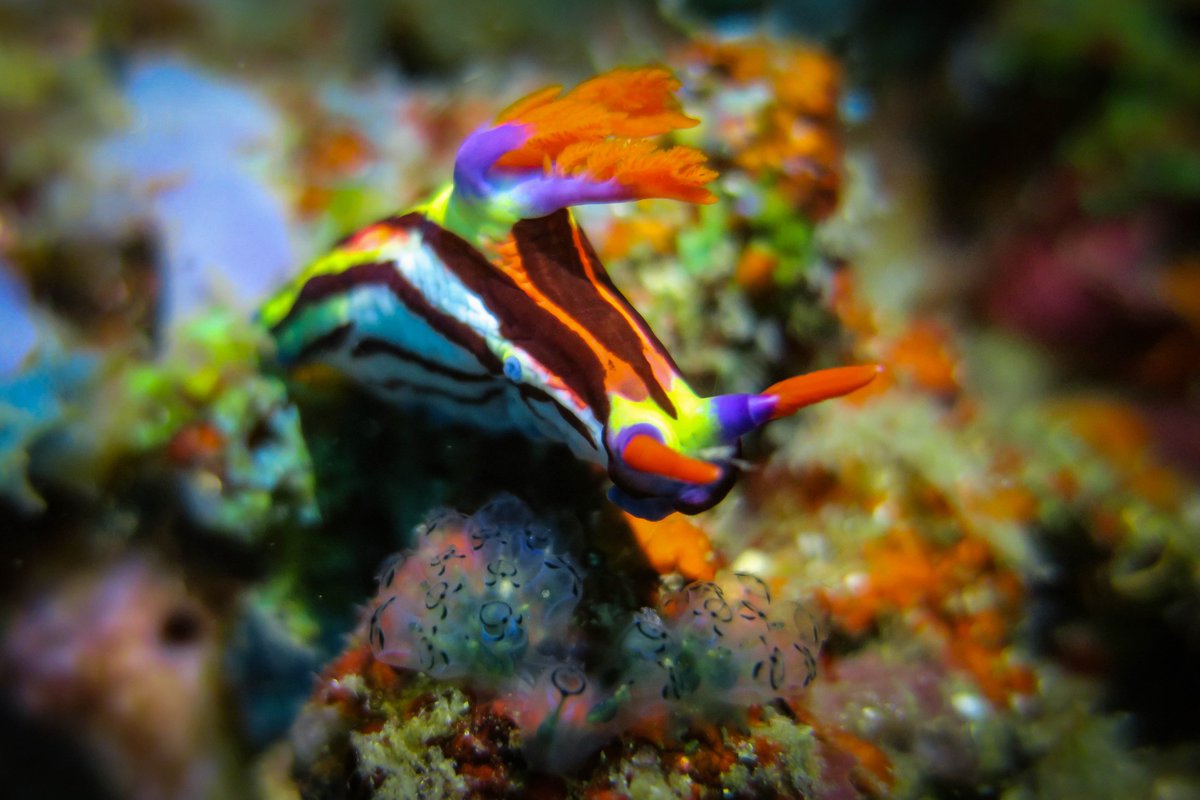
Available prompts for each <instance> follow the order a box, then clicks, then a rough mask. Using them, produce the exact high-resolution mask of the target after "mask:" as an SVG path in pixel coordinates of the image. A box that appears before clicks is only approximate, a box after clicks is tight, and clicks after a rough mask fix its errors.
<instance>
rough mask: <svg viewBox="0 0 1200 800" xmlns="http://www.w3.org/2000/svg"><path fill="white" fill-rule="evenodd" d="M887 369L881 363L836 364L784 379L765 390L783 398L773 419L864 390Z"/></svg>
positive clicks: (771, 394)
mask: <svg viewBox="0 0 1200 800" xmlns="http://www.w3.org/2000/svg"><path fill="white" fill-rule="evenodd" d="M881 372H883V366H882V365H880V364H864V365H862V366H857V367H835V368H834V369H823V370H821V371H819V372H811V373H809V374H808V375H797V376H796V377H795V378H788V379H787V380H786V381H780V382H779V383H777V384H775V385H774V386H771V387H769V388H767V389H766V390H765V391H763V392H762V394H764V395H769V396H773V397H777V398H779V402H778V404H777V405H776V406H775V409H774V410H773V411H772V412H771V419H780V418H781V417H787V416H790V415H792V414H795V413H796V412H797V411H799V410H800V409H802V408H804V407H805V406H809V405H812V404H813V403H819V402H821V401H822V400H829V399H832V398H834V397H841V396H842V395H844V394H850V392H853V391H855V390H856V389H861V388H862V387H864V386H866V385H867V384H868V383H870V382H871V381H873V380H875V378H876V376H878V375H879V374H880V373H881Z"/></svg>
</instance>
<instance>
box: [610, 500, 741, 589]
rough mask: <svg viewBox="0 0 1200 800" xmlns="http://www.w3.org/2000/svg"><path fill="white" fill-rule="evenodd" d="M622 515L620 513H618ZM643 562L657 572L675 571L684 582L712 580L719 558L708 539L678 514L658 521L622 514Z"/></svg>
mask: <svg viewBox="0 0 1200 800" xmlns="http://www.w3.org/2000/svg"><path fill="white" fill-rule="evenodd" d="M622 513H623V512H622ZM624 517H625V520H626V522H628V523H629V527H630V529H631V530H632V531H633V535H634V536H635V537H636V538H637V540H638V544H640V545H641V547H642V552H644V553H645V555H646V559H647V560H648V561H649V562H650V566H652V567H653V568H654V569H655V570H656V571H657V572H659V573H662V574H666V573H668V572H678V573H679V574H681V575H683V576H684V577H685V578H687V579H688V580H693V581H694V580H705V581H707V580H712V578H713V576H714V575H716V574H717V567H719V566H720V565H721V563H720V559H719V558H718V557H717V554H716V552H715V551H714V550H713V547H712V544H711V543H710V542H709V541H708V536H706V535H705V533H704V531H703V530H701V529H700V528H699V527H698V526H697V525H696V524H695V523H693V522H691V521H690V520H688V518H687V517H685V516H683V515H682V514H672V515H671V516H669V517H667V518H666V519H663V520H660V521H658V522H650V521H649V520H644V519H638V518H637V517H634V516H631V515H629V514H624Z"/></svg>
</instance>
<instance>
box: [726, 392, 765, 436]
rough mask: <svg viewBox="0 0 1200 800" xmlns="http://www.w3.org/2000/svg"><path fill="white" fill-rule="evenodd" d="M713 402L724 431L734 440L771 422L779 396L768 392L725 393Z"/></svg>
mask: <svg viewBox="0 0 1200 800" xmlns="http://www.w3.org/2000/svg"><path fill="white" fill-rule="evenodd" d="M712 402H713V406H714V407H715V409H716V413H717V422H719V423H720V425H721V430H722V432H724V434H725V436H726V437H728V438H729V439H731V440H732V439H737V438H738V437H740V436H743V435H745V434H747V433H749V432H750V431H752V430H754V429H755V428H757V427H759V426H761V425H764V424H766V423H767V422H769V421H770V420H771V415H772V414H773V413H775V406H776V405H778V404H779V398H778V397H775V396H774V395H766V394H723V395H720V396H719V397H714V398H713V399H712Z"/></svg>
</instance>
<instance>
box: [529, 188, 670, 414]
mask: <svg viewBox="0 0 1200 800" xmlns="http://www.w3.org/2000/svg"><path fill="white" fill-rule="evenodd" d="M512 232H513V240H514V241H515V242H516V244H517V252H518V253H520V255H521V264H522V265H523V266H524V267H525V272H526V273H527V274H528V275H529V278H530V280H532V281H533V283H534V285H536V286H537V287H538V289H540V290H541V291H542V293H543V294H545V295H546V297H548V298H550V300H552V301H554V303H555V304H556V305H558V306H559V307H560V308H562V309H563V310H564V311H565V312H567V314H569V315H571V317H573V318H574V319H576V320H579V323H580V324H581V325H583V326H584V327H585V328H587V329H588V330H589V331H590V332H591V333H592V335H593V336H595V337H596V339H598V340H599V341H600V343H601V344H603V345H604V346H605V347H607V348H608V349H609V350H611V351H612V353H613V354H614V355H615V356H616V357H617V358H620V359H621V360H622V361H624V362H625V363H627V364H629V366H630V367H632V369H633V371H634V373H635V374H636V375H637V376H638V377H639V378H640V379H641V381H642V383H643V384H645V385H646V390H647V392H649V394H650V396H651V397H652V398H654V401H655V402H656V403H658V405H659V407H660V408H662V410H663V411H665V412H666V413H668V414H670V415H671V416H672V417H675V416H676V413H675V404H674V403H672V402H671V398H670V397H669V396H668V395H667V392H666V390H665V389H664V388H663V387H662V386H661V385H660V384H659V383H658V381H657V380H655V377H654V370H653V369H652V368H651V366H650V362H649V361H647V360H646V354H645V353H644V352H643V351H642V340H641V338H639V337H638V334H637V331H635V330H634V329H633V328H631V327H630V326H629V321H628V320H627V319H626V318H625V317H624V316H623V315H622V314H621V312H620V311H618V310H617V309H616V308H614V307H613V306H612V304H611V303H609V302H608V300H607V299H605V297H604V296H603V295H602V294H600V292H599V290H598V289H597V288H596V284H595V283H593V281H592V280H591V279H590V278H589V277H588V275H587V272H586V271H585V270H584V262H583V259H584V258H590V259H591V267H592V271H593V272H594V273H595V275H596V280H597V281H599V282H602V283H603V285H604V286H605V288H607V289H608V290H609V291H610V292H611V293H612V296H613V297H614V298H615V299H616V301H617V302H618V303H620V304H621V305H622V306H623V307H624V309H625V310H626V312H627V313H628V314H629V315H630V317H631V318H632V319H634V320H637V321H638V322H640V323H641V325H642V328H643V330H644V331H647V332H648V331H649V326H647V325H646V324H645V322H644V321H643V320H642V318H641V316H640V315H639V314H638V312H637V310H636V309H634V308H633V306H631V305H630V304H629V301H628V300H626V299H625V296H624V295H622V294H621V293H620V292H619V291H618V290H617V287H616V286H614V285H613V283H612V280H611V279H610V278H609V277H608V272H607V271H606V270H605V269H604V265H603V264H601V263H600V259H599V258H597V257H596V254H595V251H593V250H592V249H591V245H590V244H588V243H587V238H586V237H585V236H584V235H583V231H580V232H579V238H580V241H581V242H583V243H584V246H585V248H587V250H586V252H584V253H580V252H579V250H578V248H577V247H576V246H575V229H574V226H573V224H572V223H571V217H570V215H569V214H568V213H567V210H566V209H562V210H560V211H556V212H554V213H553V214H550V215H549V216H545V217H539V218H538V219H523V220H521V221H520V222H518V223H517V224H516V225H514V226H513V231H512ZM649 338H650V340H651V341H652V342H654V344H655V345H656V346H657V347H658V349H659V350H660V351H661V350H663V347H662V344H661V343H659V341H658V340H657V339H656V338H654V336H653V334H650V335H649Z"/></svg>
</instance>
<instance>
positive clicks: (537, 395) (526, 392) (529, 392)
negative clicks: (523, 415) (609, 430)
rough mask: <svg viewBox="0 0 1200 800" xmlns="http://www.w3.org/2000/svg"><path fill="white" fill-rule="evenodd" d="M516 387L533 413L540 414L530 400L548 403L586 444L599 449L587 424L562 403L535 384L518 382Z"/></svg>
mask: <svg viewBox="0 0 1200 800" xmlns="http://www.w3.org/2000/svg"><path fill="white" fill-rule="evenodd" d="M518 388H519V389H520V392H521V399H522V400H524V401H525V407H526V408H528V409H529V410H530V411H532V412H533V413H534V415H537V416H540V415H538V413H537V412H536V411H534V408H533V406H531V405H530V404H529V401H530V400H543V401H545V402H548V403H550V405H552V406H554V410H555V411H557V412H558V415H559V416H560V417H562V418H563V420H564V421H565V422H566V423H567V424H568V425H570V426H571V427H572V428H574V429H575V430H576V432H578V433H579V435H580V436H582V437H583V438H584V439H586V440H587V442H588V444H590V445H591V446H592V448H593V449H595V450H599V449H600V447H599V445H597V444H596V438H595V437H594V436H592V432H591V431H590V430H589V429H588V426H587V425H585V424H584V423H583V420H581V419H580V418H579V417H577V416H575V415H574V414H572V413H571V412H570V411H569V410H567V409H565V408H563V405H562V403H560V402H558V401H557V400H555V399H554V397H553V396H552V395H551V394H549V393H548V392H544V391H542V390H541V389H538V388H537V387H535V386H529V385H528V384H524V383H522V384H520V385H519V387H518Z"/></svg>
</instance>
